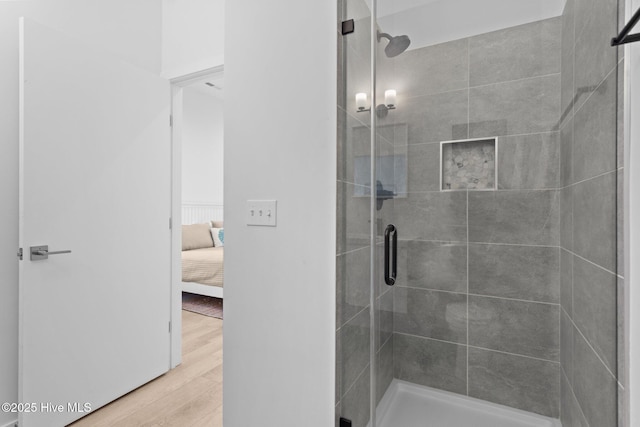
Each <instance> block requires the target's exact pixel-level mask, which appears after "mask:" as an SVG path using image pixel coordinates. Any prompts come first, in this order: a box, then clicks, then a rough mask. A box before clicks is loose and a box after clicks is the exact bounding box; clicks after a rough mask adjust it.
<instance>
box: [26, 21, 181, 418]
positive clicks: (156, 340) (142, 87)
mask: <svg viewBox="0 0 640 427" xmlns="http://www.w3.org/2000/svg"><path fill="white" fill-rule="evenodd" d="M20 56H21V58H20V67H21V70H20V101H21V102H20V104H21V105H20V113H21V115H20V120H21V123H20V130H21V134H20V246H21V248H22V250H23V253H24V255H23V259H22V261H20V270H19V271H20V349H19V353H20V372H19V381H20V390H19V394H20V401H21V402H23V403H25V404H32V403H33V404H35V406H33V407H32V408H31V412H25V413H23V414H22V415H21V417H20V425H21V426H22V427H33V426H47V427H55V426H63V425H65V424H68V423H70V422H71V421H73V420H75V419H77V418H80V417H81V416H83V415H85V414H84V413H83V412H81V411H83V410H84V406H83V405H84V404H85V403H88V404H89V405H90V406H91V408H92V409H97V408H98V407H100V406H102V405H104V404H106V403H108V402H110V401H112V400H114V399H116V398H117V397H119V396H121V395H123V394H125V393H127V392H129V391H131V390H133V389H134V388H136V387H138V386H140V385H142V384H144V383H146V382H148V381H149V380H151V379H153V378H155V377H157V376H159V375H161V374H163V373H164V372H166V371H167V370H168V368H169V350H170V341H169V336H170V334H169V318H170V258H169V256H170V251H169V245H170V240H169V239H170V230H169V212H170V139H169V138H170V128H169V105H170V104H169V94H170V92H169V84H168V82H167V81H166V80H164V79H161V78H159V77H157V76H153V75H151V74H150V73H148V72H146V71H143V70H140V69H137V68H135V67H134V66H132V65H129V64H128V63H125V62H123V61H121V60H119V59H118V58H117V57H116V56H115V55H111V54H109V53H107V52H104V51H101V50H100V49H97V48H95V47H93V46H86V45H84V44H83V43H82V42H81V41H77V40H74V39H72V38H70V37H68V36H65V35H63V34H61V33H58V32H56V31H53V30H51V29H48V28H46V27H44V26H42V25H39V24H36V23H34V22H32V21H29V20H25V21H24V22H22V24H21V39H20ZM40 245H48V247H49V251H50V252H51V253H52V252H55V251H63V250H70V251H71V253H64V254H52V255H49V258H48V259H46V260H30V247H32V246H40ZM59 405H61V406H59ZM27 409H28V408H27ZM34 409H35V411H34Z"/></svg>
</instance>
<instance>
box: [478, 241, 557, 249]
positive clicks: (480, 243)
mask: <svg viewBox="0 0 640 427" xmlns="http://www.w3.org/2000/svg"><path fill="white" fill-rule="evenodd" d="M469 244H471V245H486V246H522V247H525V248H549V249H556V248H557V249H560V248H561V246H559V245H527V244H523V243H485V242H469Z"/></svg>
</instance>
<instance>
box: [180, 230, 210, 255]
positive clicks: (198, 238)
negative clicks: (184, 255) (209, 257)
mask: <svg viewBox="0 0 640 427" xmlns="http://www.w3.org/2000/svg"><path fill="white" fill-rule="evenodd" d="M211 247H213V240H212V239H211V234H210V233H209V224H191V225H183V226H182V250H183V251H190V250H192V249H202V248H211Z"/></svg>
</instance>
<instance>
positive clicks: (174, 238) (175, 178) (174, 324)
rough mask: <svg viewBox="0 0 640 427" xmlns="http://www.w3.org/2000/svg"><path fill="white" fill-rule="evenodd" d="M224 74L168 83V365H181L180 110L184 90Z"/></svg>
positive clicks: (211, 71)
mask: <svg viewBox="0 0 640 427" xmlns="http://www.w3.org/2000/svg"><path fill="white" fill-rule="evenodd" d="M222 73H224V65H223V64H220V65H217V66H215V67H210V68H205V69H203V70H199V71H195V72H192V73H188V74H183V75H181V76H177V77H173V78H171V79H169V83H170V84H171V124H172V126H171V338H170V342H171V352H170V354H171V365H170V369H173V368H175V367H176V366H178V365H179V364H180V363H182V262H181V260H182V257H181V252H182V226H181V225H182V121H183V116H182V110H183V93H184V88H185V87H187V86H189V85H191V84H192V83H194V82H195V81H198V80H201V79H202V78H203V77H206V76H217V75H220V74H222Z"/></svg>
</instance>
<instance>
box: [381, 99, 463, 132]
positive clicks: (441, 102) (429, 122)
mask: <svg viewBox="0 0 640 427" xmlns="http://www.w3.org/2000/svg"><path fill="white" fill-rule="evenodd" d="M468 95H469V91H468V90H466V89H465V90H459V91H455V92H445V93H438V94H434V95H426V96H419V97H416V98H409V99H406V100H404V101H403V102H402V104H400V105H398V109H396V110H393V111H392V112H391V113H390V114H389V116H391V114H393V119H394V120H396V123H406V124H407V127H408V131H409V138H408V139H409V144H419V143H422V142H438V141H448V140H452V139H464V138H467V135H468V133H467V126H466V125H467V118H468V107H469V97H468Z"/></svg>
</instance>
